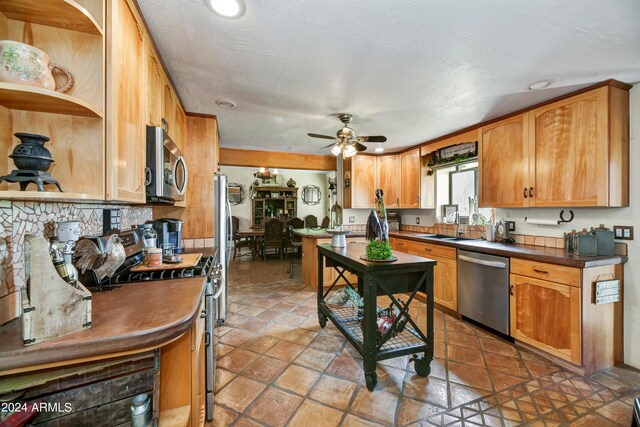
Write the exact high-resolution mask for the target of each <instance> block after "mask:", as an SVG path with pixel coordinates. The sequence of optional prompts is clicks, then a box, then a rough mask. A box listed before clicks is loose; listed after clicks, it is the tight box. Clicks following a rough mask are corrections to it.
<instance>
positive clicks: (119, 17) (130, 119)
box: [107, 0, 147, 203]
mask: <svg viewBox="0 0 640 427" xmlns="http://www.w3.org/2000/svg"><path fill="white" fill-rule="evenodd" d="M108 4H109V10H108V14H107V16H108V17H109V20H108V22H109V23H110V28H109V31H108V34H110V43H108V46H109V49H108V52H107V65H108V66H107V79H108V82H107V88H108V90H109V91H110V96H108V97H107V102H108V105H107V109H108V115H109V116H111V119H110V121H108V126H107V143H108V144H109V147H110V148H109V150H108V157H107V165H108V168H107V169H108V173H107V176H108V186H107V187H108V191H107V192H108V196H107V198H111V199H113V200H120V201H126V202H134V203H144V202H145V187H144V168H145V165H146V144H145V140H146V135H145V127H144V123H145V121H146V120H145V114H146V105H147V92H146V91H147V87H146V78H145V76H146V75H147V64H146V58H147V51H146V50H145V47H146V43H145V37H146V35H145V31H144V28H145V27H144V25H143V24H142V20H141V18H140V17H139V16H138V14H137V10H136V7H135V6H134V5H133V4H132V3H131V2H130V1H128V0H114V1H111V2H108Z"/></svg>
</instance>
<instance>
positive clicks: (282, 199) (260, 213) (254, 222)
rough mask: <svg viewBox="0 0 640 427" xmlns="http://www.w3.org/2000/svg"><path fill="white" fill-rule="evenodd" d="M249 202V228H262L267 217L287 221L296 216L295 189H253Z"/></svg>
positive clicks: (296, 201) (296, 200) (296, 195)
mask: <svg viewBox="0 0 640 427" xmlns="http://www.w3.org/2000/svg"><path fill="white" fill-rule="evenodd" d="M251 197H252V201H251V228H262V227H264V219H265V218H268V217H275V218H280V219H282V220H287V219H289V218H294V217H295V216H297V214H298V188H297V187H275V186H259V187H255V188H254V190H253V194H252V196H251Z"/></svg>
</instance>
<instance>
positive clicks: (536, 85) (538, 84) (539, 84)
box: [529, 80, 551, 90]
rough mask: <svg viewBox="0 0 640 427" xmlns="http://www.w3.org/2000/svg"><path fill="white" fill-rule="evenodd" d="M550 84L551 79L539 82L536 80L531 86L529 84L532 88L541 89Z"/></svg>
mask: <svg viewBox="0 0 640 427" xmlns="http://www.w3.org/2000/svg"><path fill="white" fill-rule="evenodd" d="M550 84H551V82H550V81H547V80H540V81H539V82H535V83H533V84H532V85H531V86H529V89H530V90H540V89H544V88H545V87H547V86H549V85H550Z"/></svg>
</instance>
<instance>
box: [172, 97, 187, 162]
mask: <svg viewBox="0 0 640 427" xmlns="http://www.w3.org/2000/svg"><path fill="white" fill-rule="evenodd" d="M186 121H187V117H186V115H185V113H184V110H183V109H182V107H181V106H180V104H176V111H175V116H174V119H173V135H172V138H173V142H175V143H176V145H177V146H178V147H180V150H181V151H182V152H183V153H184V152H185V149H186V146H185V144H186V137H185V133H186Z"/></svg>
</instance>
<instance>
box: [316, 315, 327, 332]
mask: <svg viewBox="0 0 640 427" xmlns="http://www.w3.org/2000/svg"><path fill="white" fill-rule="evenodd" d="M318 322H320V327H321V328H322V329H324V328H325V326H327V316H325V315H324V314H322V313H318Z"/></svg>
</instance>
